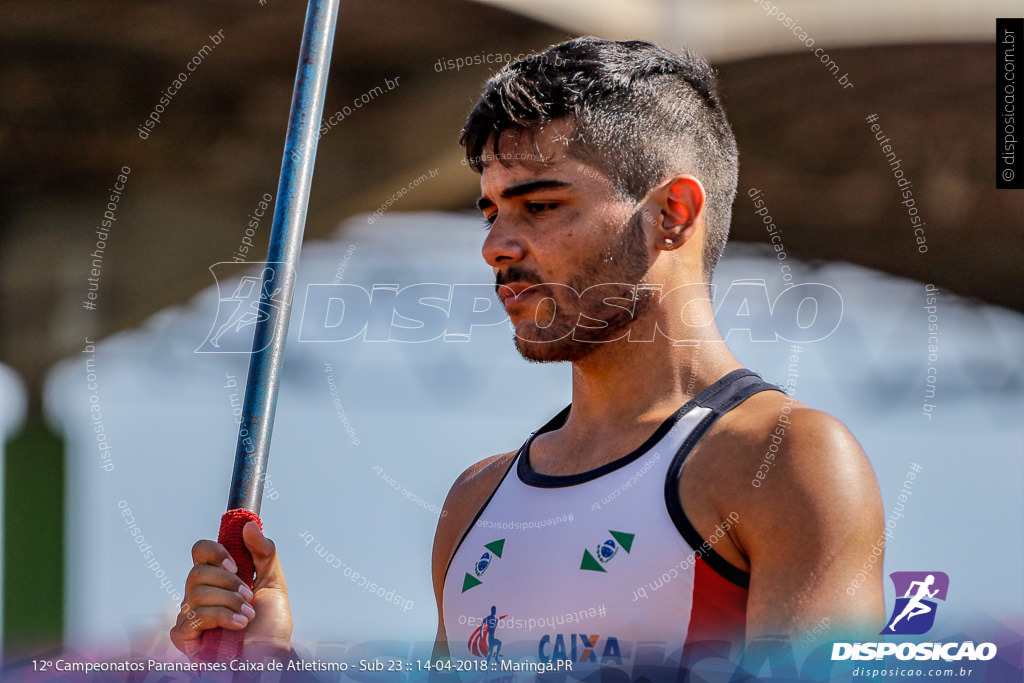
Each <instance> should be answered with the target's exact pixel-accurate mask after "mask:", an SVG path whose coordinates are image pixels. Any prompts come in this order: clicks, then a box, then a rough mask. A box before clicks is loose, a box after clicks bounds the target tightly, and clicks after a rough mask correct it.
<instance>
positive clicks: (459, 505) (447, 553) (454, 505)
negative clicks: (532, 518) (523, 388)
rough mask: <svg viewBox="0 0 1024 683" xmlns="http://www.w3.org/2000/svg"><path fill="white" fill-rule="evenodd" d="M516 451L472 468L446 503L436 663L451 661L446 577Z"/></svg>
mask: <svg viewBox="0 0 1024 683" xmlns="http://www.w3.org/2000/svg"><path fill="white" fill-rule="evenodd" d="M515 454H516V451H512V452H510V453H504V454H502V455H495V456H492V457H490V458H487V459H486V460H481V461H480V462H478V463H476V464H475V465H473V466H471V467H470V468H469V469H467V470H466V471H465V472H463V473H462V474H461V475H459V478H458V479H456V480H455V483H454V484H452V487H451V489H450V490H449V491H448V497H447V498H446V499H445V501H444V508H443V509H442V511H441V518H440V519H439V520H438V522H437V531H436V532H435V534H434V551H433V556H432V574H433V579H434V599H435V600H436V601H437V637H436V639H435V640H434V655H433V658H434V659H439V658H441V659H447V658H448V656H449V653H448V636H447V634H446V633H445V629H444V614H443V611H442V610H443V602H442V593H443V591H444V576H445V572H446V571H447V570H448V563H449V562H450V561H451V558H452V555H454V553H455V549H456V546H457V545H458V543H459V541H460V540H462V537H463V536H464V535H465V534H466V531H467V530H468V529H469V526H470V524H472V523H473V518H474V517H476V515H477V513H478V512H479V511H480V508H482V507H483V506H484V504H485V503H486V502H487V499H488V498H490V496H491V494H492V493H494V490H495V489H496V488H498V484H500V483H501V480H502V478H503V477H504V476H505V473H506V472H507V471H508V468H509V465H510V464H511V461H512V458H513V457H514V456H515Z"/></svg>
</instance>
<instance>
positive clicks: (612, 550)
mask: <svg viewBox="0 0 1024 683" xmlns="http://www.w3.org/2000/svg"><path fill="white" fill-rule="evenodd" d="M608 533H609V534H611V535H612V537H611V538H609V539H607V540H606V541H604V542H603V543H601V544H600V545H598V546H597V547H596V548H595V549H594V552H593V553H591V552H590V549H584V550H583V560H582V561H581V562H580V570H581V571H591V572H607V571H608V570H607V569H605V568H604V566H603V565H606V564H608V563H609V562H611V561H612V558H614V557H615V556H616V555H617V554H618V552H619V548H622V549H623V550H625V551H626V554H627V555H628V554H629V551H630V550H631V549H632V548H633V539H634V538H636V534H627V533H626V532H625V531H612V530H611V529H609V530H608Z"/></svg>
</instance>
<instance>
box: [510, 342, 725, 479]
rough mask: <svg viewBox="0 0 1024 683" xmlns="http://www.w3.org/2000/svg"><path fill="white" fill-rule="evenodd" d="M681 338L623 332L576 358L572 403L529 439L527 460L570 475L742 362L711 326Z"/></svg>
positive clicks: (644, 433)
mask: <svg viewBox="0 0 1024 683" xmlns="http://www.w3.org/2000/svg"><path fill="white" fill-rule="evenodd" d="M676 338H682V336H681V335H680V336H677V337H676ZM686 338H689V339H693V340H694V341H692V342H687V343H684V344H676V343H674V342H673V341H672V340H671V339H667V338H665V337H664V336H663V335H658V336H657V337H656V338H655V339H654V340H652V341H649V342H636V341H629V340H628V339H623V340H620V341H617V342H611V343H608V344H606V345H602V347H601V348H599V349H597V350H596V351H595V352H593V353H592V354H590V355H589V356H587V357H586V358H584V359H582V360H580V361H577V362H576V363H574V364H573V373H572V382H573V387H572V409H571V411H570V413H569V416H568V418H567V419H566V422H565V424H564V425H563V426H562V427H561V428H559V429H558V430H555V431H553V432H549V433H546V434H543V435H541V436H540V437H538V438H537V439H536V440H535V441H534V443H533V445H532V446H531V454H530V462H531V465H532V466H533V467H534V468H535V469H536V470H537V471H539V472H543V473H547V474H572V473H577V472H584V471H587V470H591V469H594V468H596V467H599V466H601V465H603V464H605V463H607V462H611V461H613V460H615V459H617V458H619V457H622V456H624V455H626V454H627V453H629V452H630V451H631V450H632V449H634V448H636V447H639V446H640V445H641V444H642V443H643V442H644V441H645V440H646V438H647V437H649V436H650V435H651V434H652V433H653V432H654V430H655V429H656V428H657V426H658V425H659V424H661V423H662V422H663V421H664V420H665V419H667V418H668V417H669V416H670V415H671V414H672V413H673V412H675V411H676V410H677V409H678V408H679V407H680V406H681V405H683V404H684V403H686V402H687V401H689V400H690V399H691V398H693V397H694V396H696V395H697V394H698V393H700V392H701V391H702V390H703V389H705V388H706V387H708V386H710V385H711V384H713V383H714V382H715V381H717V380H718V379H720V378H721V377H722V376H723V375H725V374H727V373H729V372H731V371H733V370H737V369H739V368H741V367H742V365H741V364H740V362H739V361H738V360H736V358H735V357H734V356H733V355H732V353H731V352H730V351H729V349H728V348H727V347H726V345H725V342H724V341H723V340H722V338H721V336H719V334H718V332H717V330H709V331H707V332H705V333H704V334H703V335H691V336H689V337H686Z"/></svg>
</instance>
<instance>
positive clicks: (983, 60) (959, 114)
mask: <svg viewBox="0 0 1024 683" xmlns="http://www.w3.org/2000/svg"><path fill="white" fill-rule="evenodd" d="M829 53H830V54H831V56H832V58H833V59H834V60H835V62H836V63H837V64H838V65H839V66H840V67H841V68H840V71H839V73H838V75H839V76H842V74H843V73H845V72H848V73H849V79H850V81H851V82H852V83H853V84H854V87H852V88H845V89H844V88H842V87H841V86H840V85H839V84H838V83H837V81H836V78H835V77H834V76H833V75H832V74H831V73H830V72H829V71H828V70H827V69H826V68H825V67H824V66H823V65H822V64H821V63H819V62H818V60H817V59H815V58H814V57H813V55H812V54H811V53H810V52H809V51H807V52H802V53H795V54H791V55H784V56H775V57H765V58H760V59H754V60H745V61H742V62H736V63H731V64H725V65H722V66H721V68H720V72H721V78H722V87H723V89H724V91H725V95H726V105H727V107H728V110H729V113H730V116H731V118H732V120H733V125H734V127H735V130H736V135H737V138H738V140H739V143H740V195H739V197H738V198H737V200H736V205H735V207H734V209H733V238H734V239H737V240H742V241H752V242H754V241H756V242H763V241H765V240H766V239H767V238H768V232H767V230H766V229H765V227H764V225H763V224H762V223H761V222H760V220H761V217H759V216H755V215H753V211H754V207H753V204H752V202H751V201H750V199H749V198H748V197H747V196H745V192H746V191H747V190H749V189H750V188H752V187H756V188H760V189H761V190H763V197H764V199H765V201H766V205H767V207H768V209H769V212H770V215H771V217H772V218H773V219H774V222H775V225H776V226H777V227H778V228H780V229H781V230H782V238H783V243H784V245H785V249H786V252H787V253H788V254H789V255H791V256H797V257H800V258H804V259H809V260H822V261H831V260H840V261H850V262H853V263H857V264H860V265H863V266H867V267H869V268H875V269H878V270H881V271H884V272H888V273H892V274H895V275H900V276H903V277H909V278H913V279H915V280H919V281H921V282H931V283H934V284H936V285H937V286H938V287H939V288H940V289H943V290H945V291H950V292H953V293H956V294H960V295H963V296H967V297H973V298H977V299H980V300H983V301H985V302H987V303H993V304H999V305H1002V306H1007V307H1009V308H1013V309H1016V310H1018V311H1021V310H1024V290H1022V289H1021V287H1020V286H1019V285H1020V284H1021V275H1020V266H1019V264H1020V263H1021V262H1022V260H1024V193H1021V192H1015V191H1008V190H1001V191H997V190H995V189H994V188H995V146H996V141H995V48H994V47H993V46H991V45H914V46H894V47H877V48H864V49H856V50H830V51H829ZM871 114H876V115H877V116H878V119H877V121H876V123H877V124H878V125H879V126H880V127H881V129H882V131H883V132H884V137H887V138H889V144H891V145H892V147H893V151H894V152H895V154H896V159H897V160H898V161H899V162H900V164H899V166H898V168H899V169H900V170H901V171H902V172H903V174H904V177H905V178H907V179H909V180H910V181H911V183H912V185H910V186H909V187H910V191H911V193H912V194H913V199H914V207H913V208H915V209H917V210H918V211H919V213H920V215H921V216H922V219H923V222H924V223H923V230H924V235H923V236H924V238H925V239H926V243H925V246H926V247H927V252H926V253H924V254H922V253H920V252H919V251H918V244H917V242H916V241H915V234H914V227H915V226H913V225H912V224H911V219H910V216H909V215H908V210H909V209H910V208H911V207H910V206H905V205H904V204H902V203H901V202H903V201H904V198H903V196H902V195H901V193H900V188H899V187H898V186H897V179H896V177H895V176H894V171H893V168H894V167H891V166H890V162H889V161H888V160H887V159H886V156H885V155H884V154H883V152H882V149H881V147H880V145H879V142H878V141H877V140H876V139H875V133H873V132H872V131H871V129H870V124H869V123H868V122H867V121H866V120H865V118H866V117H867V116H869V115H871Z"/></svg>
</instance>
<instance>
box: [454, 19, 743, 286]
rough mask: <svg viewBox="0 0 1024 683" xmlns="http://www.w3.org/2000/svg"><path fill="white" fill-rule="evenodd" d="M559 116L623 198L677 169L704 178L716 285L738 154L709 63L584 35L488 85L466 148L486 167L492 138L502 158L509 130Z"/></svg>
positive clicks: (581, 155) (580, 153) (582, 155)
mask: <svg viewBox="0 0 1024 683" xmlns="http://www.w3.org/2000/svg"><path fill="white" fill-rule="evenodd" d="M561 118H565V119H567V120H568V121H570V122H571V123H572V125H573V126H574V129H575V130H574V133H573V136H572V138H571V139H570V140H569V143H568V147H567V152H568V153H569V154H570V155H571V156H573V157H574V158H576V159H579V160H580V161H583V162H585V163H588V164H590V165H592V166H594V167H596V168H598V169H600V170H601V171H602V172H603V173H604V174H605V175H607V176H608V177H609V179H610V180H611V182H612V184H613V186H614V187H615V189H616V191H617V192H619V194H620V195H622V196H623V197H624V198H625V197H631V198H633V200H635V201H639V200H640V199H642V198H643V197H644V195H646V194H647V193H648V192H649V191H650V190H651V188H653V187H655V186H656V185H657V184H658V183H659V182H661V181H662V180H663V179H664V178H666V177H667V176H669V175H670V174H677V173H689V174H692V175H693V176H695V177H697V178H698V179H699V180H700V181H701V183H702V184H703V185H704V187H705V190H706V193H707V201H706V203H705V207H704V215H705V224H706V228H707V237H706V240H705V245H704V254H703V270H704V273H703V275H704V277H705V278H706V279H708V281H709V282H710V278H711V274H712V272H713V271H714V269H715V265H716V264H717V263H718V259H719V257H720V256H721V255H722V251H723V250H724V248H725V243H726V240H727V239H728V236H729V223H730V220H731V218H732V203H733V200H734V199H735V197H736V180H737V174H738V164H739V161H738V156H739V155H738V153H737V150H736V139H735V137H734V136H733V133H732V129H731V127H730V126H729V121H728V120H727V119H726V116H725V109H724V108H723V106H722V101H721V98H720V96H719V94H718V91H717V81H716V75H715V71H714V70H713V69H712V68H711V67H710V66H709V65H708V63H707V62H706V61H704V60H703V59H701V58H700V57H698V56H696V55H694V54H692V53H690V52H683V53H680V54H677V53H675V52H671V51H669V50H666V49H665V48H662V47H659V46H658V45H655V44H653V43H650V42H647V41H644V40H626V41H611V40H601V39H599V38H594V37H592V36H585V37H582V38H576V39H574V40H570V41H568V42H565V43H561V44H559V45H553V46H552V47H549V48H548V49H547V50H545V51H544V52H541V53H538V54H534V55H530V56H529V57H526V58H524V59H521V60H519V61H517V62H514V63H511V64H508V65H506V66H505V67H504V68H502V69H501V71H499V72H498V73H497V74H495V75H494V76H493V77H492V78H491V79H490V80H488V81H487V86H486V88H485V89H484V92H483V94H482V95H481V96H480V100H479V101H478V102H477V103H476V106H475V107H473V111H471V112H470V114H469V117H468V119H467V120H466V125H465V127H464V128H463V129H462V135H461V136H460V138H459V144H461V145H462V146H463V147H464V148H465V152H466V159H467V161H468V163H469V165H470V166H471V167H472V168H473V170H475V171H476V172H477V173H482V172H483V158H482V157H483V153H484V148H485V146H486V145H487V142H488V140H492V141H493V151H494V156H495V158H498V159H499V160H500V159H501V156H500V155H499V154H498V144H499V138H500V137H501V133H502V132H504V131H505V130H508V129H522V130H525V131H528V132H536V131H537V129H538V128H539V127H541V126H544V125H546V124H548V123H550V122H552V121H554V120H556V119H561ZM501 163H505V162H504V161H501Z"/></svg>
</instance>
